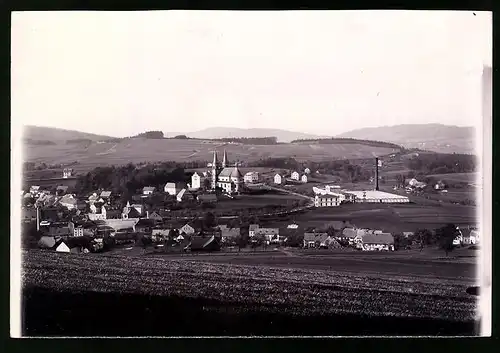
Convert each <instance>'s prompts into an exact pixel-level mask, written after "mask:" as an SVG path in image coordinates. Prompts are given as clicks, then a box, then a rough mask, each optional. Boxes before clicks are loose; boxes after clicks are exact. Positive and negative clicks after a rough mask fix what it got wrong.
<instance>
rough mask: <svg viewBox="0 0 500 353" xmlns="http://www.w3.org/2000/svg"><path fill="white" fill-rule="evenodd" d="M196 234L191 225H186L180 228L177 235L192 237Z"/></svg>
mask: <svg viewBox="0 0 500 353" xmlns="http://www.w3.org/2000/svg"><path fill="white" fill-rule="evenodd" d="M195 232H196V229H195V226H194V224H193V223H186V224H184V225H183V226H182V227H181V228H179V234H186V235H192V234H194V233H195Z"/></svg>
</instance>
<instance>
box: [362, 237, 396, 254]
mask: <svg viewBox="0 0 500 353" xmlns="http://www.w3.org/2000/svg"><path fill="white" fill-rule="evenodd" d="M358 244H359V246H360V248H361V249H362V250H365V251H376V250H378V251H382V250H385V251H394V237H393V236H392V234H390V233H382V234H364V235H362V236H361V241H360V242H359V243H358Z"/></svg>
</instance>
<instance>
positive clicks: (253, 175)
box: [243, 172, 259, 184]
mask: <svg viewBox="0 0 500 353" xmlns="http://www.w3.org/2000/svg"><path fill="white" fill-rule="evenodd" d="M243 181H244V182H245V183H248V184H251V183H257V182H259V173H258V172H248V173H246V174H245V176H244V177H243Z"/></svg>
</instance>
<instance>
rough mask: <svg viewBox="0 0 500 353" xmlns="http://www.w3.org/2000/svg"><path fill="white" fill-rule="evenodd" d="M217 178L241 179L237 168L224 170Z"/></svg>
mask: <svg viewBox="0 0 500 353" xmlns="http://www.w3.org/2000/svg"><path fill="white" fill-rule="evenodd" d="M219 177H239V178H241V177H243V175H242V174H241V172H240V170H239V169H238V167H231V168H224V169H222V171H221V172H220V174H219Z"/></svg>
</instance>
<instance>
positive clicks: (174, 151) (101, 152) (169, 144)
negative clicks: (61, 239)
mask: <svg viewBox="0 0 500 353" xmlns="http://www.w3.org/2000/svg"><path fill="white" fill-rule="evenodd" d="M222 148H225V149H226V150H227V153H228V157H229V158H230V159H231V160H232V161H235V160H240V161H254V160H258V159H260V158H267V157H274V158H276V157H293V158H295V159H297V160H318V161H321V160H327V159H331V158H338V159H341V158H366V157H373V156H376V155H385V154H389V153H392V152H394V151H395V150H394V149H392V148H385V147H372V146H367V145H362V144H347V145H342V144H337V145H335V144H332V145H307V144H291V143H289V144H279V145H243V144H223V143H219V142H214V141H205V140H174V139H163V140H147V139H130V140H125V141H122V142H119V143H99V142H91V143H83V144H58V145H52V146H32V145H26V146H25V149H24V159H25V160H26V161H30V162H45V163H47V164H49V163H50V164H54V163H71V162H73V161H78V162H79V163H80V164H79V165H78V166H75V170H89V169H92V168H94V167H96V166H99V165H111V164H115V165H121V164H126V163H129V162H132V163H138V162H145V161H168V160H175V161H189V160H206V161H210V160H211V157H212V153H213V150H214V149H218V150H219V149H222Z"/></svg>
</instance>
